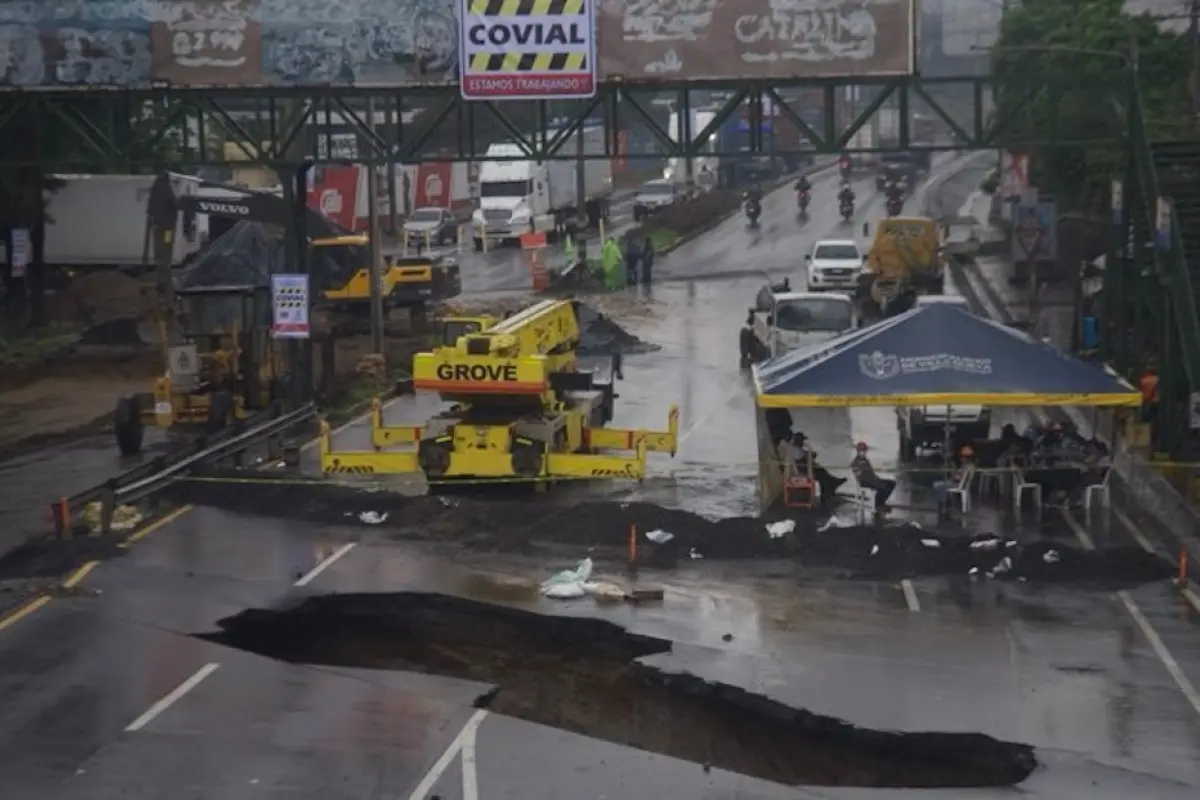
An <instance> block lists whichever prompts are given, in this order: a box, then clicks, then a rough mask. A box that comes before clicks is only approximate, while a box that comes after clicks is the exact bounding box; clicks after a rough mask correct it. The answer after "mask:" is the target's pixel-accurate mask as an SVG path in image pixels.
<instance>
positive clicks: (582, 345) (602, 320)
mask: <svg viewBox="0 0 1200 800" xmlns="http://www.w3.org/2000/svg"><path fill="white" fill-rule="evenodd" d="M579 329H580V339H579V354H580V355H581V356H591V355H611V354H613V353H623V354H627V355H634V354H637V353H652V352H654V351H655V350H658V349H659V347H658V345H654V344H650V343H649V342H643V341H642V340H641V339H639V338H638V337H636V336H634V335H633V334H632V333H630V332H629V331H627V330H625V329H624V328H622V327H621V326H620V325H619V324H617V323H616V322H614V321H613V320H612V319H611V318H610V317H607V316H605V315H604V314H601V313H600V312H599V311H597V310H595V309H594V308H592V307H591V306H589V305H587V304H586V303H580V304H579Z"/></svg>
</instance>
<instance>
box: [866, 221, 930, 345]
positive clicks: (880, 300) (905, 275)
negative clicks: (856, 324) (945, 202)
mask: <svg viewBox="0 0 1200 800" xmlns="http://www.w3.org/2000/svg"><path fill="white" fill-rule="evenodd" d="M945 276H946V269H945V252H944V250H943V247H942V241H941V233H940V231H939V229H938V226H937V223H936V222H935V221H934V220H932V219H930V218H928V217H891V218H888V219H883V220H880V222H879V224H878V226H877V227H876V228H875V240H874V241H873V242H872V243H871V249H870V250H869V251H868V252H867V258H866V266H865V269H864V270H863V272H862V274H861V275H860V276H859V279H858V287H857V289H856V291H855V302H856V304H857V306H858V311H859V318H860V319H861V320H863V321H864V322H867V323H869V322H872V321H875V320H879V319H884V318H886V317H893V316H895V315H897V314H902V313H904V312H905V311H908V310H909V309H911V308H912V307H913V305H914V304H915V303H916V300H917V297H918V296H919V295H922V294H942V292H943V290H944V287H945Z"/></svg>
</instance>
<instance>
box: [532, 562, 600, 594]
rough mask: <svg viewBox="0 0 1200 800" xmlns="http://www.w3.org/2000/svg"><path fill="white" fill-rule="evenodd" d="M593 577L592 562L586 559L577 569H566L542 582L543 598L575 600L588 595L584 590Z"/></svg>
mask: <svg viewBox="0 0 1200 800" xmlns="http://www.w3.org/2000/svg"><path fill="white" fill-rule="evenodd" d="M591 577H592V560H591V559H590V558H585V559H583V560H582V561H580V562H579V563H578V564H577V565H576V566H575V569H564V570H563V571H562V572H557V573H555V574H554V575H551V576H550V577H549V578H547V579H546V580H545V581H543V582H542V596H543V597H549V598H552V599H554V600H574V599H575V598H577V597H583V596H584V595H585V594H587V589H585V588H584V584H586V583H587V582H588V581H589V580H590V579H591Z"/></svg>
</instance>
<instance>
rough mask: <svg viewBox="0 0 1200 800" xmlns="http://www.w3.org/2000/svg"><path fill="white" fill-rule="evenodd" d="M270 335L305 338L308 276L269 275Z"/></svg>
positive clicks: (309, 331) (306, 332)
mask: <svg viewBox="0 0 1200 800" xmlns="http://www.w3.org/2000/svg"><path fill="white" fill-rule="evenodd" d="M271 335H272V336H274V337H275V338H276V339H307V338H309V336H311V335H312V327H311V326H310V325H309V321H308V276H307V275H272V276H271Z"/></svg>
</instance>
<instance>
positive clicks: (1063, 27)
mask: <svg viewBox="0 0 1200 800" xmlns="http://www.w3.org/2000/svg"><path fill="white" fill-rule="evenodd" d="M1123 6H1124V2H1123V0H1038V2H1029V3H1022V4H1021V5H1020V6H1019V7H1016V8H1013V9H1011V10H1010V11H1008V12H1006V13H1005V16H1004V19H1003V22H1002V25H1001V32H1000V39H999V41H998V43H997V47H996V50H995V51H994V58H993V71H994V73H995V75H996V77H997V86H998V89H997V97H996V110H997V115H998V117H1000V118H1007V119H1008V120H1009V123H1008V125H1007V127H1006V129H1005V130H1004V131H1003V132H1002V133H1001V135H1000V137H999V139H1000V141H1001V142H1006V141H1007V142H1023V143H1026V146H1025V147H1020V146H1017V145H1014V147H1013V149H1018V150H1020V149H1025V150H1028V151H1029V152H1030V153H1031V159H1030V168H1031V171H1032V176H1031V177H1032V181H1033V183H1034V184H1035V185H1037V186H1038V187H1039V188H1041V189H1044V190H1046V191H1049V192H1053V193H1054V195H1055V196H1056V198H1057V199H1058V200H1059V203H1060V205H1061V206H1062V207H1064V208H1076V209H1080V210H1093V209H1097V208H1099V206H1100V204H1101V203H1102V202H1103V197H1104V195H1105V193H1106V191H1107V186H1108V182H1109V180H1110V179H1111V178H1112V177H1114V176H1117V175H1119V174H1121V173H1122V172H1123V171H1124V164H1125V152H1124V148H1123V147H1122V146H1121V145H1120V144H1119V142H1117V141H1115V140H1116V139H1118V138H1119V137H1123V136H1124V135H1125V132H1126V129H1127V114H1128V104H1129V100H1130V98H1131V97H1132V84H1133V80H1132V79H1131V76H1130V71H1129V70H1127V69H1126V67H1125V62H1123V60H1122V58H1121V56H1122V55H1124V56H1126V58H1128V56H1129V55H1130V54H1131V53H1136V63H1137V81H1136V83H1137V86H1138V90H1139V91H1140V93H1141V97H1142V107H1143V109H1144V111H1145V124H1146V127H1147V133H1148V136H1149V138H1151V139H1164V138H1165V139H1178V138H1184V137H1191V136H1193V135H1194V133H1193V125H1192V121H1191V106H1190V98H1189V95H1188V85H1189V72H1190V66H1191V61H1190V60H1191V55H1190V48H1189V46H1188V42H1187V41H1186V40H1185V38H1184V37H1181V36H1177V35H1174V34H1171V33H1167V32H1164V31H1162V30H1161V29H1160V28H1159V26H1158V24H1157V22H1156V21H1155V20H1153V19H1151V18H1149V17H1148V16H1144V15H1142V16H1136V17H1134V16H1131V15H1129V14H1126V13H1125V12H1124V10H1123ZM1031 87H1033V91H1032V92H1031V91H1030V89H1031ZM1025 97H1029V98H1030V99H1029V102H1028V103H1027V104H1026V105H1025V106H1024V107H1023V108H1021V107H1019V106H1020V103H1021V101H1022V99H1023V98H1025ZM1104 140H1107V142H1106V143H1102V142H1103V141H1104Z"/></svg>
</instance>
